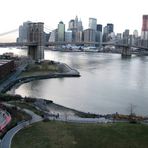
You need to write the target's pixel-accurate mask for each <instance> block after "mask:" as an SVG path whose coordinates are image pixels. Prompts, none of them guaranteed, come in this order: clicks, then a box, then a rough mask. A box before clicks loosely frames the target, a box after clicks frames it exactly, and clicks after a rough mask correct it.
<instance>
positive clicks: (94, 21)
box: [89, 18, 97, 31]
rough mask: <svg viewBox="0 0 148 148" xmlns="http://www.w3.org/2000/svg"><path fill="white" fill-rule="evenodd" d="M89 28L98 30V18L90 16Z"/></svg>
mask: <svg viewBox="0 0 148 148" xmlns="http://www.w3.org/2000/svg"><path fill="white" fill-rule="evenodd" d="M89 29H93V30H95V31H96V29H97V19H95V18H89Z"/></svg>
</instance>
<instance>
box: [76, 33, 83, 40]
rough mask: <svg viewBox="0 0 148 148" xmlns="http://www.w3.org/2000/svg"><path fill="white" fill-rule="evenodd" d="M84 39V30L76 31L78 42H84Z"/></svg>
mask: <svg viewBox="0 0 148 148" xmlns="http://www.w3.org/2000/svg"><path fill="white" fill-rule="evenodd" d="M82 40H83V32H82V31H77V32H76V42H82Z"/></svg>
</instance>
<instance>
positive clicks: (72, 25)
mask: <svg viewBox="0 0 148 148" xmlns="http://www.w3.org/2000/svg"><path fill="white" fill-rule="evenodd" d="M68 30H71V31H72V41H74V42H75V41H76V40H80V39H79V38H78V36H79V34H81V32H82V31H83V25H82V21H81V19H80V20H79V19H78V17H77V16H76V18H75V19H72V20H70V21H69V28H68ZM77 32H79V33H77ZM80 36H81V35H80Z"/></svg>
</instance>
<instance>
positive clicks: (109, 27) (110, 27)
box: [107, 24, 114, 34]
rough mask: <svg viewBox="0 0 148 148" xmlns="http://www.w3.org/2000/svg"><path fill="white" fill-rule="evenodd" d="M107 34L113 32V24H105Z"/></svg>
mask: <svg viewBox="0 0 148 148" xmlns="http://www.w3.org/2000/svg"><path fill="white" fill-rule="evenodd" d="M107 32H108V34H110V33H112V32H114V25H113V24H107Z"/></svg>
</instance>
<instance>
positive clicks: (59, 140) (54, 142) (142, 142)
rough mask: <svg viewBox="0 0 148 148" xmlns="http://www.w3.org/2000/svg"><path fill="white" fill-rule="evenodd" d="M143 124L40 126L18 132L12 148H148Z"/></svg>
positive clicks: (54, 122) (57, 124) (34, 125)
mask: <svg viewBox="0 0 148 148" xmlns="http://www.w3.org/2000/svg"><path fill="white" fill-rule="evenodd" d="M147 139H148V126H146V125H142V124H130V123H115V124H74V123H65V122H56V121H49V122H39V123H35V124H33V125H31V126H30V127H27V128H26V129H23V130H21V131H20V132H19V133H17V134H16V135H15V137H14V138H13V140H12V148H148V140H147Z"/></svg>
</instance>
